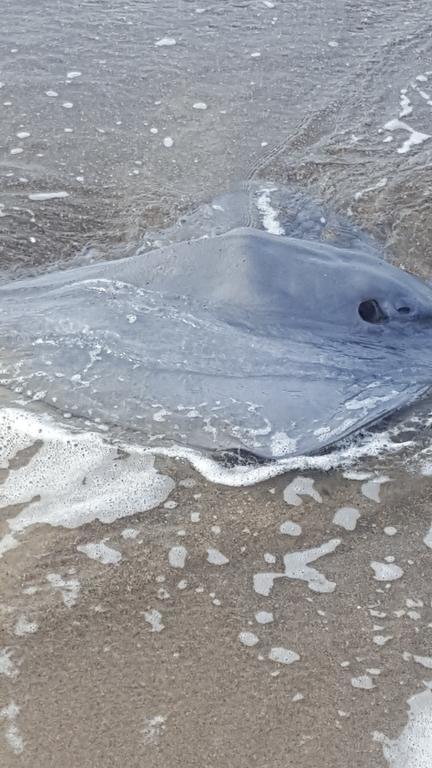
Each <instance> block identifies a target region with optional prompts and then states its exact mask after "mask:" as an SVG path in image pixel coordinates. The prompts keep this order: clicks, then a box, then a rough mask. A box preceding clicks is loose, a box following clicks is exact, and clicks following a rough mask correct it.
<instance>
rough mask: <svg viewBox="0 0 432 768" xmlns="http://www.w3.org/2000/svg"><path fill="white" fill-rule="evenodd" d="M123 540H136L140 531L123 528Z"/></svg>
mask: <svg viewBox="0 0 432 768" xmlns="http://www.w3.org/2000/svg"><path fill="white" fill-rule="evenodd" d="M121 536H122V539H136V538H137V536H139V531H138V530H137V529H136V528H123V530H122V532H121Z"/></svg>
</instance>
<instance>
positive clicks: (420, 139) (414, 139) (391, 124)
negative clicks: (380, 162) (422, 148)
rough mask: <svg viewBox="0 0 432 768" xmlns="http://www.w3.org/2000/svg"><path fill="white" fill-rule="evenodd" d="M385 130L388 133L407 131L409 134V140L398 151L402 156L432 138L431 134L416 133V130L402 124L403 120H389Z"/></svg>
mask: <svg viewBox="0 0 432 768" xmlns="http://www.w3.org/2000/svg"><path fill="white" fill-rule="evenodd" d="M384 128H385V130H386V131H407V132H408V133H409V136H408V138H407V139H405V141H404V142H403V144H402V145H401V146H400V147H398V149H397V151H398V153H399V154H400V155H404V154H406V153H407V152H409V151H410V149H412V148H413V147H416V146H418V145H420V144H423V143H424V142H425V141H428V139H430V138H431V136H430V134H428V133H421V132H420V131H415V130H414V128H411V126H410V125H408V124H407V123H404V122H402V120H389V121H388V123H386V124H385V126H384Z"/></svg>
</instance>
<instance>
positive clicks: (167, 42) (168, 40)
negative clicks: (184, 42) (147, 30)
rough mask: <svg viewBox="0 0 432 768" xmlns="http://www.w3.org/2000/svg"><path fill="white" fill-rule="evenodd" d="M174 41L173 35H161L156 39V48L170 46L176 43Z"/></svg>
mask: <svg viewBox="0 0 432 768" xmlns="http://www.w3.org/2000/svg"><path fill="white" fill-rule="evenodd" d="M176 42H177V41H176V39H175V37H161V38H160V40H156V42H155V46H156V48H164V47H170V46H172V45H176Z"/></svg>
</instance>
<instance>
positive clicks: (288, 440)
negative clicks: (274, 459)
mask: <svg viewBox="0 0 432 768" xmlns="http://www.w3.org/2000/svg"><path fill="white" fill-rule="evenodd" d="M270 444H271V451H272V454H273V456H290V455H291V454H293V453H294V452H295V450H296V447H297V440H294V439H293V438H292V437H289V436H288V435H287V434H286V432H275V433H274V435H272V436H271V439H270Z"/></svg>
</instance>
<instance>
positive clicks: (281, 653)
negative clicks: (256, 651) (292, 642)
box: [269, 646, 300, 664]
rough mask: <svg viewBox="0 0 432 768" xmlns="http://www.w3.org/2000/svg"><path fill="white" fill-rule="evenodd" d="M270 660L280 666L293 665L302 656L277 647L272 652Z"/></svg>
mask: <svg viewBox="0 0 432 768" xmlns="http://www.w3.org/2000/svg"><path fill="white" fill-rule="evenodd" d="M269 659H270V660H271V661H276V662H277V663H278V664H293V663H294V662H295V661H299V660H300V656H299V655H298V653H296V652H295V651H291V650H290V649H289V648H283V647H282V646H277V647H276V648H272V649H271V650H270V653H269Z"/></svg>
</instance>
